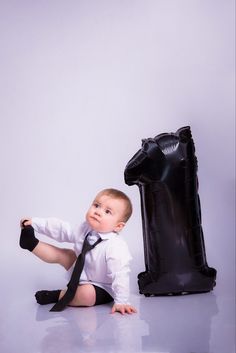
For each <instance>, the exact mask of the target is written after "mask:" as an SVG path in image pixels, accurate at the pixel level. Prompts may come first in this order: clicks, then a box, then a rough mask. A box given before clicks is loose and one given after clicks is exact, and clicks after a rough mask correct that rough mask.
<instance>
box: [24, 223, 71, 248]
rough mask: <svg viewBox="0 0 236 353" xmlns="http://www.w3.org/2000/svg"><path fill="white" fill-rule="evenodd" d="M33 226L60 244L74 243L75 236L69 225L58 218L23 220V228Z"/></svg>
mask: <svg viewBox="0 0 236 353" xmlns="http://www.w3.org/2000/svg"><path fill="white" fill-rule="evenodd" d="M23 222H24V226H27V225H31V226H32V227H33V228H34V230H35V231H36V232H38V233H41V234H44V235H47V236H48V237H50V238H52V239H55V240H57V241H59V242H74V234H73V232H72V229H71V226H70V224H69V223H67V222H64V221H62V220H60V219H58V218H52V217H51V218H38V217H33V218H29V219H27V220H26V221H25V219H22V220H21V226H23Z"/></svg>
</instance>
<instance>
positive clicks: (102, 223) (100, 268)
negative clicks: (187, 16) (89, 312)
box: [20, 189, 136, 314]
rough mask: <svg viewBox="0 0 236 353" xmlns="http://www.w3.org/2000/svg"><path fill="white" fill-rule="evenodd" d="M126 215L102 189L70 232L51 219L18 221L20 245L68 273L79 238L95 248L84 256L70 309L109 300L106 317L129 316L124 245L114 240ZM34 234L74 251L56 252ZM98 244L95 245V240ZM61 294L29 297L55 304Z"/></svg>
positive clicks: (126, 203) (114, 194) (122, 200)
mask: <svg viewBox="0 0 236 353" xmlns="http://www.w3.org/2000/svg"><path fill="white" fill-rule="evenodd" d="M131 214H132V204H131V202H130V199H129V198H128V197H127V195H125V194H124V193H123V192H122V191H120V190H116V189H105V190H102V191H101V192H99V193H98V195H97V196H96V197H95V200H94V201H93V203H92V205H91V206H90V208H89V210H88V211H87V214H86V221H85V222H84V223H82V224H81V225H80V226H79V227H77V228H75V229H72V228H71V226H70V224H68V223H67V222H64V221H61V220H59V219H56V218H47V219H43V218H36V217H34V218H31V219H22V220H21V227H22V231H21V237H20V246H21V247H22V248H23V249H27V250H29V251H31V252H32V253H33V254H34V255H36V256H37V257H39V258H40V259H41V260H43V261H45V262H48V263H58V264H60V265H62V266H63V267H64V268H65V269H66V270H69V271H68V272H72V270H73V267H74V264H75V261H76V259H77V257H78V255H79V254H80V253H81V250H82V247H83V243H84V239H85V237H86V236H87V239H88V241H89V243H90V244H94V243H95V242H97V243H98V244H97V243H96V244H97V245H96V247H94V248H93V249H92V250H90V251H88V252H87V253H86V256H85V263H84V267H83V270H82V273H81V276H80V280H79V285H78V287H77V289H76V292H75V294H74V297H73V299H72V300H71V301H70V302H69V304H68V305H70V306H93V305H99V304H105V303H109V302H112V301H114V304H113V306H112V310H111V312H112V313H114V312H116V311H118V312H120V313H121V314H124V313H128V314H132V313H135V312H136V309H135V308H134V307H133V306H132V305H130V303H129V272H130V267H129V262H130V260H131V255H130V252H129V250H128V247H127V244H126V243H125V242H124V240H122V239H121V238H120V237H119V234H118V233H119V232H120V231H121V230H122V229H123V228H124V226H125V224H126V222H127V221H128V219H129V218H130V216H131ZM34 231H36V232H38V233H41V234H45V235H47V236H49V237H50V238H53V239H55V240H57V241H58V242H69V243H73V244H74V250H72V249H62V248H58V247H56V246H54V245H51V244H48V243H45V242H42V241H39V240H38V239H37V238H36V237H35V235H34ZM98 239H99V241H98ZM65 293H66V290H51V291H48V290H42V291H38V292H37V293H36V294H35V297H36V300H37V302H38V303H39V304H42V305H43V304H49V303H57V302H58V301H60V300H61V299H62V298H63V297H64V295H65Z"/></svg>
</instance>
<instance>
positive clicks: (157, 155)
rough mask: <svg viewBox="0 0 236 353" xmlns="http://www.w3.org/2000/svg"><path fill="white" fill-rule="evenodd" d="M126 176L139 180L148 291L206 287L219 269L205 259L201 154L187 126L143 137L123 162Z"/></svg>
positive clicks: (141, 280)
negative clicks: (212, 266)
mask: <svg viewBox="0 0 236 353" xmlns="http://www.w3.org/2000/svg"><path fill="white" fill-rule="evenodd" d="M124 174H125V182H126V184H128V185H134V184H135V185H138V187H139V191H140V197H141V216H142V226H143V243H144V259H145V267H146V268H145V271H144V272H142V273H140V274H139V275H138V285H139V291H140V293H141V294H144V295H145V296H150V295H171V294H172V295H178V294H188V293H200V292H208V291H210V290H212V289H213V287H214V286H215V283H216V282H215V281H216V270H215V269H214V268H211V267H209V266H208V264H207V260H206V252H205V245H204V236H203V230H202V225H201V206H200V199H199V194H198V178H197V158H196V156H195V147H194V142H193V139H192V134H191V129H190V127H189V126H186V127H182V128H180V129H179V130H177V132H176V133H162V134H159V135H157V136H156V137H154V138H148V139H144V140H143V141H142V147H141V149H140V150H139V151H138V152H137V153H136V154H135V155H134V156H133V158H132V159H131V160H130V161H129V162H128V164H127V166H126V168H125V173H124Z"/></svg>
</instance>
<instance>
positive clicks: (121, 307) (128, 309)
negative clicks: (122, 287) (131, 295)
mask: <svg viewBox="0 0 236 353" xmlns="http://www.w3.org/2000/svg"><path fill="white" fill-rule="evenodd" d="M116 311H118V312H120V313H121V314H122V315H124V314H125V313H128V314H133V313H137V310H136V309H135V308H134V307H133V306H131V305H129V304H114V305H113V307H112V309H111V314H114V313H115V312H116Z"/></svg>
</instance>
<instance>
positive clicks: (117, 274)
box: [107, 243, 137, 315]
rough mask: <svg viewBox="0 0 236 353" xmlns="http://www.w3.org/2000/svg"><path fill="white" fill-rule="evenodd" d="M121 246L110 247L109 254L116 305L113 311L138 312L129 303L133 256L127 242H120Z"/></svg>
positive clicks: (109, 274)
mask: <svg viewBox="0 0 236 353" xmlns="http://www.w3.org/2000/svg"><path fill="white" fill-rule="evenodd" d="M119 245H120V246H119V248H116V249H114V248H113V249H110V251H108V254H109V255H108V256H107V268H108V276H109V277H111V279H112V289H113V292H114V295H115V296H114V301H115V303H114V305H113V307H112V310H111V313H112V314H113V313H115V312H116V311H117V312H120V313H121V314H122V315H124V314H125V313H128V314H132V313H136V312H137V310H136V309H135V308H134V307H133V306H132V305H130V304H129V303H128V299H129V272H130V268H129V262H130V259H131V256H130V254H129V251H128V248H127V246H126V244H125V243H123V244H122V243H121V244H119Z"/></svg>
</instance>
